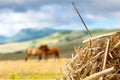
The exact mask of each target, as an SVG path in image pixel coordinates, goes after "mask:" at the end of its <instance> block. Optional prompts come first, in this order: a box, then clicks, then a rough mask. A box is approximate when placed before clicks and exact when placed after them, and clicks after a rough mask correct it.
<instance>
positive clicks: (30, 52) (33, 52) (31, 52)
mask: <svg viewBox="0 0 120 80" xmlns="http://www.w3.org/2000/svg"><path fill="white" fill-rule="evenodd" d="M31 55H33V56H39V57H38V60H40V59H41V55H42V50H40V49H39V48H35V49H27V50H26V57H25V61H27V60H28V58H29V57H30V56H31Z"/></svg>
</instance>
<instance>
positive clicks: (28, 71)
mask: <svg viewBox="0 0 120 80" xmlns="http://www.w3.org/2000/svg"><path fill="white" fill-rule="evenodd" d="M81 33H82V32H81ZM81 33H80V34H81ZM76 34H79V32H75V33H74V35H76ZM98 34H100V33H97V34H94V35H98ZM61 35H63V34H54V35H52V36H49V37H45V38H43V39H37V40H33V41H27V42H19V43H9V44H1V45H0V79H2V80H4V79H12V80H18V79H25V80H27V79H28V80H29V79H32V80H36V79H38V80H54V79H55V77H62V76H64V74H63V71H62V69H63V68H64V67H65V64H66V63H67V61H68V60H69V59H70V58H71V54H74V53H75V52H74V45H77V46H81V45H82V40H84V39H86V38H88V37H89V35H86V36H82V38H78V37H79V36H73V37H71V36H72V34H71V35H70V34H67V35H64V36H63V37H61ZM69 37H70V38H69ZM49 38H50V39H49ZM72 38H75V40H72V41H69V39H72ZM67 40H68V41H67ZM33 43H34V44H33ZM40 44H48V46H49V47H57V48H58V50H59V53H60V57H61V59H60V60H54V56H53V55H52V56H49V59H48V60H47V61H45V60H44V57H43V56H42V57H43V59H42V60H41V61H37V59H36V58H37V57H33V56H31V57H30V59H29V60H28V62H25V61H24V59H25V50H26V49H27V48H30V47H32V46H33V47H35V48H36V47H38V46H39V45H40Z"/></svg>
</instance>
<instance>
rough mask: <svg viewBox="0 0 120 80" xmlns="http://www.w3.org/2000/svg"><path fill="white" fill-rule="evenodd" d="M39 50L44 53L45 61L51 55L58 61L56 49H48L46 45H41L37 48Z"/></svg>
mask: <svg viewBox="0 0 120 80" xmlns="http://www.w3.org/2000/svg"><path fill="white" fill-rule="evenodd" d="M39 49H41V50H42V51H43V52H44V55H45V60H47V59H48V55H52V54H54V55H55V59H56V58H57V59H59V57H60V55H59V52H58V49H57V48H50V49H49V48H48V46H47V45H41V46H39Z"/></svg>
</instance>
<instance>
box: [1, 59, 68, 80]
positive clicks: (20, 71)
mask: <svg viewBox="0 0 120 80" xmlns="http://www.w3.org/2000/svg"><path fill="white" fill-rule="evenodd" d="M67 61H68V59H60V60H54V59H49V60H47V61H45V60H41V61H37V60H28V61H27V62H25V61H24V60H16V61H10V60H8V61H0V78H4V79H6V78H10V77H11V75H17V77H19V78H26V79H28V78H33V79H34V77H38V78H40V79H41V77H42V79H41V80H46V79H49V78H53V77H55V75H58V76H62V75H63V73H62V68H63V67H64V66H65V64H66V62H67ZM10 74H11V75H10ZM58 76H56V77H58ZM47 77H48V78H47ZM43 78H46V79H43Z"/></svg>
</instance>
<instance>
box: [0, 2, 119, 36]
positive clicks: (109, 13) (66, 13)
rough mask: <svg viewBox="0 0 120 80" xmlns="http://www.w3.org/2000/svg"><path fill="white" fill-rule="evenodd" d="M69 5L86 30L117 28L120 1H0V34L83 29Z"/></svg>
mask: <svg viewBox="0 0 120 80" xmlns="http://www.w3.org/2000/svg"><path fill="white" fill-rule="evenodd" d="M72 2H74V3H75V5H76V7H77V8H78V10H79V12H80V14H81V16H82V18H83V19H84V21H85V23H86V24H87V26H88V28H89V29H96V28H103V29H113V28H120V0H0V35H6V36H11V35H13V34H15V33H17V32H19V31H20V30H21V29H25V28H34V29H42V28H55V29H62V30H64V29H71V30H78V29H85V27H84V26H83V24H82V22H81V21H80V18H79V17H78V15H77V13H76V11H75V10H74V8H73V6H72V4H71V3H72Z"/></svg>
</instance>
